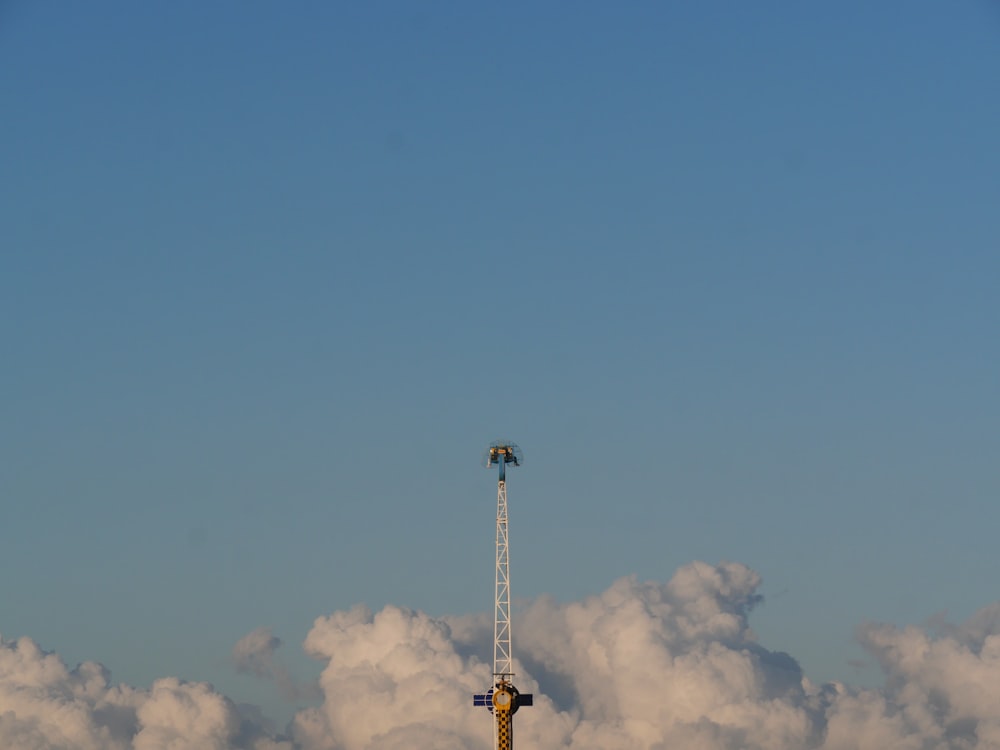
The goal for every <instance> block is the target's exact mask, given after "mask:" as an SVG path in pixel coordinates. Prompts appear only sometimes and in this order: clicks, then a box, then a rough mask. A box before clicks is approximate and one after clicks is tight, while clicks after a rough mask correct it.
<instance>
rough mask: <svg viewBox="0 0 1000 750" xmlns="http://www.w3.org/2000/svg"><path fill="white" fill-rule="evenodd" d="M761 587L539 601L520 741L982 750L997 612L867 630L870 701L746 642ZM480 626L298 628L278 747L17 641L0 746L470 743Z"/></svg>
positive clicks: (486, 654) (476, 722) (111, 748)
mask: <svg viewBox="0 0 1000 750" xmlns="http://www.w3.org/2000/svg"><path fill="white" fill-rule="evenodd" d="M759 584H760V580H759V577H758V576H757V574H756V573H754V572H753V571H752V570H750V569H749V568H747V567H745V566H743V565H739V564H736V563H724V564H720V565H717V566H712V565H707V564H705V563H692V564H690V565H686V566H684V567H683V568H681V569H680V570H678V571H677V573H676V574H675V575H674V576H673V577H672V578H671V579H670V581H668V582H666V583H657V582H652V583H642V582H639V581H637V580H635V579H633V578H624V579H621V580H619V581H617V582H615V583H614V584H613V585H612V586H611V587H609V588H608V589H607V590H606V591H604V592H603V593H601V594H599V595H596V596H592V597H588V598H587V599H584V600H583V601H578V602H569V603H559V602H556V601H555V600H553V599H551V598H548V597H542V598H540V599H537V600H534V601H532V602H528V603H526V604H524V605H522V606H520V607H519V608H518V609H517V611H516V615H515V631H514V641H515V655H516V656H517V657H518V658H517V661H516V666H515V668H516V670H517V672H518V676H517V678H516V680H515V682H516V684H517V685H518V687H519V688H521V690H522V691H526V692H534V693H535V705H534V706H533V707H530V708H525V709H524V710H523V711H522V712H520V713H519V714H518V717H517V720H516V729H517V735H518V744H519V745H520V746H522V747H546V748H566V749H567V750H583V749H584V748H586V749H588V750H666V748H675V747H684V748H688V749H690V750H737V749H738V750H792V749H793V748H794V749H795V750H803V749H809V750H876V749H877V750H884V749H885V748H893V750H897V749H898V750H909V749H911V748H912V750H931V749H934V750H938V749H941V750H945V749H947V750H964V749H968V750H983V749H985V748H997V747H1000V605H994V606H992V607H988V608H986V609H984V610H982V611H981V612H980V613H978V614H977V615H976V616H974V617H973V618H971V619H970V620H969V621H968V622H967V623H965V624H962V625H957V626H956V625H946V624H939V625H938V626H936V628H934V629H933V631H932V632H928V630H926V629H922V628H915V627H907V628H898V627H895V626H890V625H880V624H867V625H864V626H862V627H861V628H860V629H859V640H860V642H861V643H862V645H863V646H864V647H865V648H866V649H867V650H868V651H869V653H870V654H871V655H872V657H873V658H875V659H876V660H877V661H878V663H879V664H880V665H881V666H882V669H883V670H884V672H885V676H886V683H885V687H884V688H883V689H881V690H872V689H854V688H851V687H849V686H846V685H842V684H829V685H822V686H817V685H814V684H813V683H812V682H810V681H809V680H808V679H806V678H805V677H804V676H803V674H802V672H801V670H800V668H799V666H798V664H797V663H796V662H795V660H794V659H793V658H792V657H790V656H788V655H787V654H783V653H780V652H773V651H769V650H767V649H765V648H763V647H761V646H760V644H759V643H758V642H757V640H756V637H755V635H754V633H753V631H752V630H751V628H750V627H749V621H748V617H749V615H750V613H751V611H752V609H753V608H754V607H755V606H756V605H757V604H758V603H759V601H760V597H759V596H758V594H757V590H758V587H759ZM279 645H280V641H279V640H278V639H277V638H276V637H275V636H274V635H273V634H272V633H271V631H270V630H268V629H263V628H262V629H258V630H255V631H253V632H251V633H249V634H248V635H247V636H246V637H245V638H243V639H241V640H240V642H239V643H238V644H237V645H236V647H235V648H234V651H233V659H234V663H235V664H236V665H237V667H238V668H239V669H242V670H243V671H248V672H251V673H254V674H257V675H259V676H261V677H263V678H265V679H269V680H274V681H276V682H278V683H279V684H280V683H282V681H288V684H289V685H291V682H290V678H289V677H288V673H287V671H286V670H284V668H283V667H281V666H280V665H279V664H278V663H277V662H276V661H275V658H274V656H275V651H276V649H277V648H278V647H279ZM491 645H492V622H491V621H489V620H488V619H487V617H486V616H485V615H478V616H465V617H441V618H435V617H431V616H428V615H426V614H424V613H421V612H415V611H411V610H407V609H402V608H399V607H393V606H388V607H385V608H384V609H382V610H381V611H379V612H371V611H370V610H368V609H366V608H364V607H355V608H353V609H351V610H348V611H343V612H335V613H333V614H332V615H330V616H328V617H321V618H319V619H317V620H316V622H315V624H314V626H313V628H312V630H311V631H310V633H309V635H308V637H307V639H306V642H305V648H306V650H307V652H308V653H310V654H311V655H313V656H314V657H316V658H318V659H321V660H323V661H325V662H326V667H325V669H324V670H323V673H322V676H321V678H320V685H319V688H320V690H321V691H322V699H321V701H320V702H319V705H317V706H316V707H314V708H310V709H306V710H303V711H301V712H299V713H298V714H297V715H296V717H295V719H294V721H293V722H292V724H291V726H290V729H289V731H290V736H291V739H283V738H281V737H275V736H274V735H273V734H271V733H269V732H268V731H266V729H265V726H266V724H265V722H263V720H261V718H260V716H259V714H255V713H254V712H253V711H249V710H245V709H243V708H241V707H237V706H236V705H235V704H234V703H233V702H232V701H230V700H229V699H228V698H226V697H225V696H223V695H221V694H219V693H218V692H216V691H215V690H213V689H212V687H211V686H210V685H207V684H204V683H185V682H182V681H180V680H177V679H174V678H164V679H161V680H157V681H156V682H154V683H153V685H151V686H150V687H149V688H148V689H136V688H131V687H128V686H122V685H114V684H112V683H111V682H110V680H109V676H108V673H107V671H106V670H105V669H104V668H103V667H101V666H100V665H98V664H94V663H85V664H81V665H80V666H79V667H77V668H76V669H72V670H71V669H68V668H67V666H66V665H65V664H64V663H63V661H62V660H61V659H60V658H59V657H58V656H57V655H55V654H51V653H46V652H44V651H42V650H41V649H39V648H38V646H37V645H35V644H34V643H33V642H32V641H31V640H30V639H27V638H22V639H20V640H17V641H3V640H2V639H0V747H2V748H5V749H6V748H10V749H11V750H55V749H56V748H59V749H60V750H61V749H63V748H66V749H69V748H72V750H90V749H91V748H94V749H97V748H100V749H101V750H188V749H190V750H195V749H196V748H197V749H198V750H293V748H294V749H295V750H319V749H320V748H323V750H362V749H364V750H402V748H410V747H413V746H428V747H435V748H439V749H443V750H477V749H480V748H481V749H482V750H486V749H487V748H489V747H490V746H491V737H490V730H491V719H490V716H489V713H488V712H487V711H486V710H485V709H483V708H476V707H473V706H472V701H471V696H472V694H473V693H475V692H480V691H482V690H484V689H485V688H486V687H488V685H489V681H490V670H491V668H490V665H489V664H488V663H487V659H489V658H490V657H491V656H492V651H491Z"/></svg>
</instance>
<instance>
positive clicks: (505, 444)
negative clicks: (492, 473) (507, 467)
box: [483, 440, 524, 469]
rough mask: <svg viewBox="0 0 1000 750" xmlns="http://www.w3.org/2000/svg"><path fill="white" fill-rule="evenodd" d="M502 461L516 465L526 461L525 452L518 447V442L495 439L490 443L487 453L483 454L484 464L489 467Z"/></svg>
mask: <svg viewBox="0 0 1000 750" xmlns="http://www.w3.org/2000/svg"><path fill="white" fill-rule="evenodd" d="M501 462H503V463H504V464H513V465H514V466H520V465H521V464H522V463H524V454H523V453H522V452H521V449H520V448H518V447H517V443H513V442H511V441H510V440H494V441H493V442H492V443H490V447H489V448H487V449H486V454H485V455H484V456H483V466H485V467H486V468H487V469H488V468H490V467H491V466H494V465H496V464H499V463H501Z"/></svg>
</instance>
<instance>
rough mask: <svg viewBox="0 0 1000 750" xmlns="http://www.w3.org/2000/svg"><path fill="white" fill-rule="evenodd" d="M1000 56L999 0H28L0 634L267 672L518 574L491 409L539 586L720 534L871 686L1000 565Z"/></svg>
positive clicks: (797, 620)
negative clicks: (359, 612)
mask: <svg viewBox="0 0 1000 750" xmlns="http://www.w3.org/2000/svg"><path fill="white" fill-rule="evenodd" d="M998 92H1000V6H998V5H997V4H996V3H995V2H986V0H980V1H978V2H971V1H970V2H953V3H940V2H929V1H927V0H913V1H910V2H886V3H871V2H862V1H861V0H848V1H847V2H838V3H824V4H817V3H793V2H783V3H779V2H767V1H765V2H756V3H735V2H729V3H721V2H713V1H709V2H699V3H679V2H674V3H636V4H630V5H627V6H625V7H616V6H615V4H612V3H592V2H585V3H576V4H573V6H572V9H570V8H569V7H568V6H566V5H563V4H560V5H556V4H548V5H544V4H543V5H539V4H527V3H523V4H514V5H509V4H506V5H503V6H500V5H491V6H486V5H482V4H466V3H443V2H442V3H429V4H425V5H424V6H422V7H421V8H419V9H418V8H417V7H416V6H415V5H413V4H410V3H394V2H385V3H355V4H348V3H320V2H313V3H296V4H293V5H282V4H277V3H263V2H217V3H200V2H175V3H132V2H124V1H123V2H105V1H103V0H101V1H99V2H93V3H85V4H84V3H77V4H74V3H29V2H6V3H2V4H0V101H2V108H0V245H2V250H0V258H2V264H0V344H2V349H0V351H2V352H3V366H2V367H0V388H2V392H3V394H4V397H3V399H2V401H0V403H2V412H0V425H2V427H0V455H2V459H0V498H2V507H3V514H2V517H0V519H2V520H0V568H2V570H3V571H4V575H3V576H2V578H0V632H2V633H3V634H4V636H6V637H16V636H19V635H28V636H31V637H32V638H34V639H36V640H37V641H39V643H40V644H41V645H42V646H43V647H45V648H48V649H55V650H58V651H59V652H60V653H61V654H62V655H63V657H65V658H66V659H67V660H68V661H70V662H71V663H75V662H76V661H80V660H84V659H95V660H98V661H101V662H102V663H104V664H106V665H107V666H109V667H110V668H111V670H112V672H113V675H114V677H115V678H116V679H120V680H123V681H127V682H131V683H133V684H140V685H143V684H148V683H149V682H150V681H151V680H152V679H154V678H156V677H159V676H164V675H176V676H179V677H182V678H185V679H189V680H209V681H211V682H213V683H214V684H216V685H217V686H220V687H221V688H222V689H224V690H225V691H226V692H227V693H228V694H229V695H230V696H231V697H234V698H235V699H244V698H246V699H253V700H255V701H257V702H264V703H267V702H268V701H274V702H275V704H276V702H277V700H278V699H277V698H276V697H274V696H270V697H268V696H269V695H270V693H266V691H264V692H262V691H263V688H260V687H259V686H255V684H254V683H253V682H252V681H251V680H250V678H247V677H242V676H237V675H236V674H235V673H234V671H233V668H232V667H231V665H230V664H229V662H228V654H229V650H230V648H231V647H232V645H233V644H234V643H235V642H236V641H237V640H238V639H239V638H240V637H241V636H243V635H244V634H246V633H247V632H248V631H250V630H252V629H254V628H256V627H258V626H272V627H273V628H274V632H275V633H276V634H277V635H279V636H280V637H281V638H282V639H284V640H285V641H286V642H287V644H288V645H287V646H286V647H285V649H284V650H283V655H284V656H285V657H286V658H287V659H288V660H289V661H292V662H296V661H297V660H298V661H300V662H305V659H304V657H301V656H300V655H299V651H300V648H299V644H300V643H301V641H302V638H303V637H304V635H305V633H306V632H307V630H308V629H309V627H310V625H311V623H312V622H313V620H314V618H316V617H318V616H320V615H324V614H327V613H329V612H331V611H333V610H335V609H341V608H344V607H348V606H350V605H352V604H354V603H356V602H366V603H368V604H369V605H371V606H373V607H379V606H381V605H383V604H385V603H387V602H392V603H395V604H400V605H405V606H409V607H414V608H419V609H422V610H425V611H428V612H431V613H435V614H440V613H462V612H476V611H487V610H488V609H489V608H490V607H491V606H492V596H493V593H492V576H493V549H492V545H493V521H494V519H493V510H494V508H493V504H494V502H495V477H494V476H493V475H492V474H488V473H487V472H485V471H484V470H483V469H481V468H480V467H479V464H478V463H477V462H478V461H479V458H480V456H481V454H482V451H483V449H484V448H485V447H486V445H487V444H488V443H489V442H490V440H492V439H493V438H495V437H509V438H511V439H513V440H515V441H517V442H518V443H519V444H520V445H521V447H522V448H523V449H524V452H525V455H526V459H527V460H526V463H525V466H524V467H523V468H520V469H518V470H517V471H516V472H515V473H512V474H511V477H510V503H511V548H512V565H511V567H512V579H513V590H514V595H515V597H533V596H536V595H538V594H540V593H543V592H547V593H551V594H553V595H555V596H556V597H557V598H559V599H563V600H565V599H570V598H574V597H579V596H582V595H586V594H590V593H595V592H598V591H600V590H602V589H603V588H605V587H606V586H607V585H608V584H609V583H610V582H611V581H612V580H614V579H616V578H618V577H620V576H623V575H628V574H635V575H637V576H638V577H639V578H640V579H643V580H645V579H655V580H666V579H667V578H669V576H670V574H671V573H672V572H673V571H674V570H675V569H676V568H677V567H678V566H680V565H683V564H684V563H687V562H689V561H691V560H693V559H704V560H707V561H709V562H712V563H715V562H717V561H719V560H737V561H740V562H743V563H746V564H747V565H749V566H751V567H752V568H753V569H754V570H757V571H758V572H760V574H761V575H762V576H763V578H764V587H763V590H764V594H765V596H766V599H767V601H766V604H765V605H764V606H762V607H761V608H760V610H759V611H758V612H757V613H755V615H754V617H753V620H752V623H753V624H754V626H755V628H756V629H757V631H758V634H759V636H760V639H761V642H762V643H763V644H764V645H765V646H767V647H768V648H770V649H777V650H785V651H788V652H789V653H791V654H792V655H793V656H794V657H795V658H796V659H798V660H799V662H800V663H801V664H802V665H803V667H804V669H805V671H806V674H807V675H808V676H809V677H811V678H812V679H814V680H817V681H822V680H827V679H844V680H848V681H852V682H859V681H860V682H864V681H865V679H869V678H870V675H869V676H868V677H866V675H867V674H868V672H869V670H865V669H859V668H858V667H856V666H851V664H850V663H849V662H850V660H853V659H856V658H859V657H860V655H861V651H860V649H859V648H858V647H856V646H855V645H853V633H854V629H855V627H856V626H858V625H859V624H860V623H862V622H864V621H866V620H869V619H875V620H882V621H887V622H894V623H908V622H921V621H923V620H925V619H926V618H928V617H931V616H932V615H934V614H935V613H938V612H942V611H945V612H947V613H948V614H949V616H950V617H952V618H956V619H961V618H963V617H966V616H968V615H969V614H971V613H972V611H973V610H975V609H976V608H978V607H980V606H982V605H984V604H986V603H988V602H991V601H995V600H996V599H997V597H998V590H997V584H996V571H997V570H998V569H1000V546H998V545H997V544H996V538H997V532H996V530H997V528H998V527H1000V506H998V502H997V501H998V496H1000V480H998V476H997V458H996V457H997V455H998V453H1000V437H998V427H997V425H998V424H1000V399H998V386H997V382H998V377H997V374H998V372H1000V345H998V343H997V329H998V323H1000V314H998V303H997V298H998V295H1000V209H998V206H1000V141H998V136H997V134H998V133H1000V96H998ZM515 627H516V625H515ZM515 641H516V631H515ZM515 650H516V643H515ZM286 652H287V653H286ZM296 668H297V669H306V668H305V667H304V666H302V664H301V663H299V664H298V666H297V667H296ZM871 674H874V672H871ZM273 710H274V711H275V712H278V711H280V710H281V709H280V708H274V709H273Z"/></svg>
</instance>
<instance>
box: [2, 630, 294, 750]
mask: <svg viewBox="0 0 1000 750" xmlns="http://www.w3.org/2000/svg"><path fill="white" fill-rule="evenodd" d="M0 747H2V748H5V750H6V749H9V750H291V748H292V746H291V744H290V743H289V742H279V741H277V740H275V739H274V738H272V737H268V736H266V735H265V734H264V733H263V732H262V731H260V730H259V729H258V728H257V727H256V726H254V725H253V724H252V723H251V722H247V721H245V720H244V718H243V716H242V715H241V713H240V711H239V709H238V708H237V707H236V705H235V704H233V702H232V701H230V700H229V699H228V698H226V697H225V696H223V695H220V694H219V693H217V692H215V691H214V690H213V689H212V687H211V686H210V685H207V684H205V683H187V682H182V681H180V680H177V679H175V678H172V677H167V678H164V679H161V680H157V681H156V682H154V683H153V685H152V686H151V687H150V688H149V689H148V690H138V689H135V688H131V687H128V686H124V685H112V684H111V682H110V679H109V674H108V671H107V670H106V669H105V668H104V667H102V666H101V665H100V664H96V663H94V662H85V663H83V664H81V665H79V666H78V667H76V669H72V670H71V669H68V668H67V666H66V664H65V663H64V662H63V661H62V659H60V658H59V656H57V655H56V654H53V653H48V652H45V651H43V650H42V649H40V648H39V647H38V645H37V644H36V643H35V642H34V641H32V640H31V639H30V638H19V639H18V640H16V641H6V640H3V638H0Z"/></svg>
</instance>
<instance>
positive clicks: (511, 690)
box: [473, 440, 532, 750]
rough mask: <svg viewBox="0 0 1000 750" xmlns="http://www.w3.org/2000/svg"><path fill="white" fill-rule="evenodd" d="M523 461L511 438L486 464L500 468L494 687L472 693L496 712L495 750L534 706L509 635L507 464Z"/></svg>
mask: <svg viewBox="0 0 1000 750" xmlns="http://www.w3.org/2000/svg"><path fill="white" fill-rule="evenodd" d="M523 460H524V458H523V456H522V455H521V449H520V448H518V447H517V446H516V445H515V444H514V443H511V442H509V441H503V440H498V441H496V442H494V443H493V444H492V445H490V447H489V449H488V450H487V452H486V467H487V468H489V467H491V466H493V465H494V464H496V465H497V466H498V467H499V470H500V477H499V479H498V481H497V546H496V587H495V589H494V593H495V596H494V602H495V606H494V612H495V616H494V622H493V687H491V688H490V689H489V690H487V691H486V692H485V693H479V694H477V695H475V696H473V704H474V705H477V706H486V707H487V708H488V709H489V710H490V712H491V713H492V714H493V719H494V732H493V737H494V744H493V747H494V748H495V750H512V749H513V746H514V722H513V717H514V714H515V713H516V712H517V709H518V708H520V707H521V706H530V705H532V695H531V693H520V692H518V690H517V688H515V687H514V684H513V683H512V682H511V678H512V677H513V676H514V667H513V655H512V653H511V637H510V549H509V546H508V536H507V477H506V467H507V464H511V465H513V466H520V465H521V462H522V461H523Z"/></svg>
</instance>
